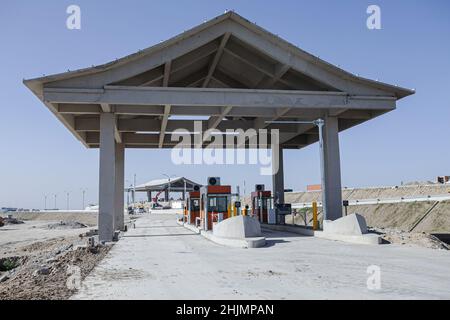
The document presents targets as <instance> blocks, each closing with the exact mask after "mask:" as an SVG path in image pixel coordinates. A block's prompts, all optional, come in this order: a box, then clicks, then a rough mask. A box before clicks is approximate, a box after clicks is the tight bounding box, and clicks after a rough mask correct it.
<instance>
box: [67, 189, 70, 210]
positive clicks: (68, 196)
mask: <svg viewBox="0 0 450 320" xmlns="http://www.w3.org/2000/svg"><path fill="white" fill-rule="evenodd" d="M69 199H70V192H69V191H66V202H67V210H69Z"/></svg>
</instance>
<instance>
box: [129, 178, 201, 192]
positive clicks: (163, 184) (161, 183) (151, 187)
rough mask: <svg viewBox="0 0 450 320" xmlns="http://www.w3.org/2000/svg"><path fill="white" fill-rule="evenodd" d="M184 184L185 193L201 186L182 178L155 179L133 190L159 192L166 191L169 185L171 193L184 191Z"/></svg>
mask: <svg viewBox="0 0 450 320" xmlns="http://www.w3.org/2000/svg"><path fill="white" fill-rule="evenodd" d="M185 183H186V191H192V190H193V189H194V186H199V187H200V186H201V184H199V183H196V182H193V181H191V180H189V179H186V178H184V177H176V178H171V179H170V181H169V179H157V180H152V181H149V182H146V183H143V184H140V185H137V186H136V188H135V190H136V191H137V192H144V191H161V190H168V189H169V184H170V190H171V191H174V192H176V191H184V187H185V185H184V184H185ZM128 190H133V188H129V189H128Z"/></svg>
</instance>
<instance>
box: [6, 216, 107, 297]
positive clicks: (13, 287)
mask: <svg viewBox="0 0 450 320" xmlns="http://www.w3.org/2000/svg"><path fill="white" fill-rule="evenodd" d="M80 217H81V218H82V219H80V220H82V221H84V222H87V221H86V219H85V217H87V215H85V214H81V215H79V216H76V215H67V216H61V217H56V218H64V219H65V221H63V220H48V219H49V218H55V216H46V217H41V219H35V220H34V219H32V217H29V216H28V217H27V218H29V219H26V220H24V221H23V223H19V224H5V225H4V226H3V227H0V300H6V299H14V300H17V299H27V300H30V299H31V300H36V299H45V300H50V299H51V300H54V299H68V298H69V297H70V296H71V295H72V294H73V293H74V292H75V291H76V285H70V284H69V286H68V285H67V282H68V279H69V278H70V279H71V280H73V281H78V280H82V279H84V278H85V277H86V276H87V275H88V274H89V272H90V271H91V270H92V269H93V268H94V267H95V266H96V265H97V263H98V262H99V261H100V260H102V259H103V257H104V256H105V255H106V254H107V252H108V251H109V249H110V248H109V247H105V246H101V247H94V248H92V249H91V248H88V247H87V242H88V238H89V236H91V235H93V234H94V233H95V229H94V227H89V226H87V225H86V224H84V223H81V222H79V221H77V220H72V219H76V218H80ZM89 219H90V218H89ZM73 281H72V282H71V283H75V282H73ZM75 284H76V283H75Z"/></svg>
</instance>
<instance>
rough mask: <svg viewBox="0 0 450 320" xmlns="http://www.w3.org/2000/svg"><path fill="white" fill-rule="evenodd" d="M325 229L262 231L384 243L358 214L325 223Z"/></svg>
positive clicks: (288, 227) (276, 227) (282, 227)
mask: <svg viewBox="0 0 450 320" xmlns="http://www.w3.org/2000/svg"><path fill="white" fill-rule="evenodd" d="M352 216H353V217H352ZM361 218H362V219H361ZM324 227H325V230H324V231H314V230H312V229H309V228H305V227H301V226H293V225H272V224H263V225H262V226H261V228H262V229H269V230H276V231H285V232H292V233H297V234H301V235H304V236H314V237H316V238H322V239H328V240H335V241H343V242H349V243H357V244H372V245H377V244H381V243H382V239H381V237H380V236H379V235H377V234H372V233H367V226H366V222H365V220H364V217H362V216H361V215H358V214H354V215H350V216H346V217H343V218H340V219H338V220H335V221H325V223H324Z"/></svg>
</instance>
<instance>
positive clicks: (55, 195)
mask: <svg viewBox="0 0 450 320" xmlns="http://www.w3.org/2000/svg"><path fill="white" fill-rule="evenodd" d="M54 196H55V207H54V208H55V209H56V196H57V195H56V193H55V194H54Z"/></svg>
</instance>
